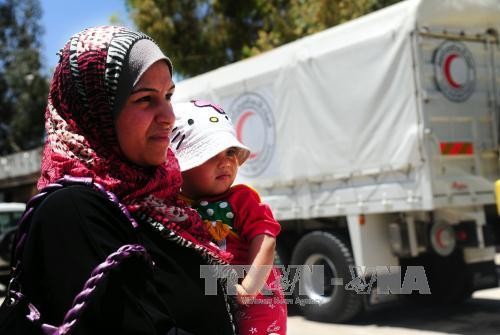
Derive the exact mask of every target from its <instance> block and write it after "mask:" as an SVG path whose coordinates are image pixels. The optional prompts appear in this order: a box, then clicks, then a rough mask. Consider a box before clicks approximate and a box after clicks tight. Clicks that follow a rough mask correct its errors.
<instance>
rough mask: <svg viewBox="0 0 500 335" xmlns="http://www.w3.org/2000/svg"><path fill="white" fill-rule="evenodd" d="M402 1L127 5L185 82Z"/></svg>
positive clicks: (186, 0)
mask: <svg viewBox="0 0 500 335" xmlns="http://www.w3.org/2000/svg"><path fill="white" fill-rule="evenodd" d="M398 1H400V0H312V1H311V0H246V1H235V0H169V1H163V0H127V6H128V9H129V11H130V13H131V16H132V19H133V20H134V22H135V24H136V25H137V27H138V28H139V29H140V30H142V31H144V32H145V33H147V34H148V35H150V36H151V37H153V38H154V39H155V40H156V41H157V42H158V44H159V45H160V47H161V48H162V49H163V50H164V51H165V52H166V53H167V54H168V55H169V56H170V57H171V58H172V61H173V62H174V64H175V68H176V71H177V72H179V73H180V74H181V75H183V76H192V75H196V74H200V73H203V72H206V71H209V70H212V69H215V68H217V67H220V66H223V65H226V64H229V63H232V62H235V61H238V60H240V59H243V58H246V57H250V56H253V55H256V54H259V53H261V52H264V51H267V50H270V49H273V48H275V47H277V46H280V45H282V44H285V43H288V42H291V41H294V40H296V39H298V38H300V37H303V36H306V35H309V34H312V33H315V32H318V31H321V30H324V29H326V28H329V27H332V26H334V25H337V24H340V23H343V22H346V21H348V20H351V19H354V18H356V17H359V16H361V15H364V14H366V13H369V12H371V11H373V10H376V9H380V8H382V7H385V6H388V5H390V4H393V3H396V2H398Z"/></svg>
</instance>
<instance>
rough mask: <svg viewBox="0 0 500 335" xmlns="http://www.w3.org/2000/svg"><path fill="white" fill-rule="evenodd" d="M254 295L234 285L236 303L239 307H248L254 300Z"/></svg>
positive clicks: (240, 286) (238, 285)
mask: <svg viewBox="0 0 500 335" xmlns="http://www.w3.org/2000/svg"><path fill="white" fill-rule="evenodd" d="M255 296H256V294H250V293H248V292H247V290H245V288H244V287H243V286H242V285H240V284H236V301H238V303H239V304H241V305H248V304H250V303H251V302H252V301H253V300H254V299H255Z"/></svg>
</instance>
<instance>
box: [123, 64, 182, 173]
mask: <svg viewBox="0 0 500 335" xmlns="http://www.w3.org/2000/svg"><path fill="white" fill-rule="evenodd" d="M174 87H175V85H174V83H173V81H172V77H171V75H170V71H169V68H168V66H167V64H166V63H165V61H163V60H160V61H157V62H156V63H154V64H153V65H151V66H150V67H149V69H147V70H146V72H144V74H143V75H142V77H141V78H140V80H139V82H138V83H137V84H136V85H135V86H134V88H133V89H132V93H131V94H130V96H129V98H128V99H127V101H126V103H125V106H124V107H123V109H122V110H121V112H120V113H119V114H118V117H117V118H116V121H115V128H116V135H117V137H118V144H119V145H120V149H121V151H122V153H123V154H124V155H125V157H126V158H127V159H128V160H130V161H131V162H132V163H135V164H137V165H140V166H157V165H160V164H161V163H163V162H165V159H166V156H167V149H168V145H169V143H170V140H169V136H170V133H171V131H172V128H173V126H174V121H175V116H174V113H173V110H172V105H171V103H170V99H171V97H172V94H173V93H174Z"/></svg>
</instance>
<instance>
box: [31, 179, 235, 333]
mask: <svg viewBox="0 0 500 335" xmlns="http://www.w3.org/2000/svg"><path fill="white" fill-rule="evenodd" d="M139 224H140V228H139V229H133V228H132V226H131V224H130V223H129V222H128V220H127V219H126V218H125V216H124V215H123V214H122V213H121V212H120V210H119V209H118V208H117V207H116V205H114V204H113V203H112V202H110V201H109V200H108V199H106V198H105V197H104V196H103V195H102V194H101V193H99V192H97V191H95V190H93V189H91V188H89V187H85V186H70V187H66V188H63V189H61V190H58V191H55V192H54V193H52V194H50V195H49V196H48V197H47V198H46V199H45V200H44V201H43V202H42V203H41V204H40V205H39V206H38V208H37V209H36V211H35V213H34V216H33V218H32V222H31V228H30V232H29V235H28V240H27V242H26V245H25V249H24V254H23V257H22V261H23V264H24V265H23V266H24V267H23V270H22V277H21V285H22V287H23V289H24V292H25V293H26V295H27V296H28V297H29V298H30V299H31V300H32V302H33V303H34V304H35V306H37V307H38V308H39V310H40V312H41V314H42V317H43V319H44V322H47V323H50V324H55V325H60V324H61V322H62V319H63V317H64V313H65V312H66V311H67V310H68V308H69V307H70V306H71V304H72V301H73V298H74V297H75V295H76V294H77V293H78V292H80V290H81V289H82V287H83V285H84V283H85V281H86V280H87V279H88V278H89V275H90V273H91V271H92V270H93V269H94V267H95V266H96V265H97V264H98V263H100V262H102V261H103V260H104V259H105V258H106V257H107V255H109V254H110V253H112V252H114V251H116V250H117V249H118V248H119V247H120V246H122V245H124V244H129V243H140V244H142V245H143V246H145V247H146V249H147V250H148V252H149V253H150V255H151V257H152V259H153V261H154V262H155V267H154V269H153V270H152V271H151V270H148V269H147V267H146V266H144V265H143V263H142V262H140V261H138V260H135V261H134V260H132V261H130V262H126V263H124V265H123V266H120V267H119V268H118V269H116V270H113V271H112V273H111V275H110V276H109V279H108V280H106V281H105V283H104V285H103V286H102V287H100V288H99V289H98V291H97V294H96V296H95V297H94V298H93V299H92V300H91V302H90V305H89V308H88V310H87V311H85V312H84V317H83V318H82V319H81V321H80V323H79V325H78V326H77V331H76V334H148V335H152V334H162V335H164V334H166V333H167V332H168V330H169V329H170V328H171V327H172V324H173V322H172V319H171V316H172V318H173V319H174V320H175V322H176V324H177V326H178V327H179V328H182V329H185V330H187V331H189V332H192V333H194V334H232V332H233V331H232V326H231V323H230V321H229V315H228V313H227V309H226V305H225V301H224V297H223V295H222V294H221V293H220V294H219V295H217V296H214V295H212V296H209V295H205V294H204V285H205V283H204V280H203V279H201V278H200V267H199V265H200V264H204V262H203V260H202V258H201V257H200V256H199V255H198V254H197V253H196V252H195V251H194V250H192V249H189V248H185V247H181V246H179V245H177V244H175V243H174V242H170V241H167V240H165V239H163V238H162V237H160V236H159V235H158V233H157V232H155V231H153V230H152V229H150V228H149V227H148V226H146V224H141V223H140V222H139Z"/></svg>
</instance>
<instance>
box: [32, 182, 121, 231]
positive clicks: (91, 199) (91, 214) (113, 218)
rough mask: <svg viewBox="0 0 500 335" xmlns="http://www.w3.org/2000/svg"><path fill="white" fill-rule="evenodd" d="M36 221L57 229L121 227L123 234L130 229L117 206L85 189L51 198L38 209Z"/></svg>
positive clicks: (79, 187)
mask: <svg viewBox="0 0 500 335" xmlns="http://www.w3.org/2000/svg"><path fill="white" fill-rule="evenodd" d="M33 220H34V221H35V222H38V221H42V222H44V224H45V225H49V226H52V227H53V228H57V227H61V226H64V227H65V228H67V227H68V226H71V225H79V226H82V225H84V226H87V227H90V228H92V227H96V226H99V227H101V228H104V227H106V226H108V227H113V226H119V228H118V229H119V230H122V229H123V228H122V227H126V226H127V225H125V224H123V223H124V222H123V221H126V217H125V216H124V215H123V214H122V213H121V210H120V209H119V208H118V206H117V205H116V204H114V203H113V202H111V201H110V200H109V199H107V198H106V196H105V195H103V194H102V193H101V192H99V191H97V190H95V189H93V188H91V187H88V186H83V185H72V186H66V187H63V188H61V189H59V190H56V191H53V192H52V193H50V194H49V195H47V196H46V198H45V199H44V200H43V201H42V202H41V203H40V204H39V205H38V206H37V207H36V210H35V212H34V215H33ZM116 222H119V223H121V224H119V225H117V224H115V223H116ZM113 229H116V228H113Z"/></svg>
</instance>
